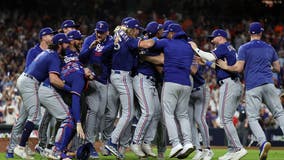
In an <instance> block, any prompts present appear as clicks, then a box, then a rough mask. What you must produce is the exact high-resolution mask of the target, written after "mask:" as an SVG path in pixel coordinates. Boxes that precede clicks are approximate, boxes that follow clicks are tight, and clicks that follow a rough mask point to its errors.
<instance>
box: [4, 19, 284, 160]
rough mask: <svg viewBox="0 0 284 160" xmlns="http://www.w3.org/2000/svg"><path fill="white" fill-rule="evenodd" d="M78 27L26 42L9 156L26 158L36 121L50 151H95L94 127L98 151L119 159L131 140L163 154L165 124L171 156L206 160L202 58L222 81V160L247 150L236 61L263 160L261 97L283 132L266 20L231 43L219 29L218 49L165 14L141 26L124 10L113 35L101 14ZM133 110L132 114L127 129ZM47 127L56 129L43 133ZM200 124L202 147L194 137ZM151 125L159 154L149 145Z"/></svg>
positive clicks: (42, 148)
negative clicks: (207, 47) (90, 29)
mask: <svg viewBox="0 0 284 160" xmlns="http://www.w3.org/2000/svg"><path fill="white" fill-rule="evenodd" d="M78 27H79V25H77V24H76V23H75V22H74V21H73V20H66V21H64V22H63V23H62V25H61V29H60V32H59V33H58V32H54V31H53V30H52V29H51V28H49V27H46V28H42V29H41V30H40V32H39V39H40V43H39V44H37V45H35V46H34V47H33V48H31V49H30V50H29V52H28V54H27V57H26V67H25V70H24V72H23V73H22V74H21V75H20V77H19V78H18V80H17V88H18V89H19V92H20V94H21V97H22V99H23V107H22V108H21V110H20V116H19V118H18V120H17V122H16V124H15V125H14V127H13V129H12V133H11V139H10V143H9V145H8V147H7V155H6V157H7V158H13V157H14V154H16V155H17V156H19V157H21V158H24V159H33V156H32V155H33V154H34V153H33V152H32V151H31V149H30V148H29V147H28V144H27V141H28V138H29V136H30V134H31V132H32V131H33V130H34V128H35V126H36V125H39V128H38V129H39V143H38V144H37V146H36V148H35V149H36V151H37V152H39V153H40V154H41V156H44V157H47V158H51V159H64V160H68V159H72V158H77V159H87V158H91V159H99V155H98V152H97V151H96V149H95V147H94V146H93V145H94V142H95V140H96V136H97V135H98V132H101V133H102V135H103V136H102V139H103V143H104V146H103V147H102V148H101V149H100V150H101V153H102V155H105V156H107V155H111V154H113V155H115V156H116V157H117V158H118V159H125V155H124V154H125V149H126V148H127V147H130V149H131V150H132V151H133V152H134V153H135V154H136V155H137V156H138V157H139V158H145V157H147V156H150V157H157V158H158V159H164V152H165V150H166V141H167V140H166V138H165V131H167V133H168V137H169V141H170V143H171V145H172V149H171V151H170V154H169V158H174V157H177V158H179V159H185V158H186V157H188V156H189V154H191V153H192V152H193V151H196V154H195V156H194V157H193V159H194V160H200V159H204V160H211V159H212V158H213V156H214V153H213V151H212V149H211V147H210V138H209V129H208V126H207V124H206V121H205V116H206V111H207V107H208V104H209V97H210V96H209V89H208V87H207V86H206V84H205V80H204V78H203V77H202V75H203V72H204V66H209V67H212V68H214V69H215V70H216V78H217V82H218V84H219V86H220V103H219V111H220V114H219V116H220V118H221V125H222V126H223V127H224V130H225V133H226V137H227V140H228V152H227V153H226V154H224V155H223V156H221V157H219V158H218V159H219V160H239V159H241V158H242V157H244V156H245V155H246V154H247V150H246V149H245V148H244V147H243V145H242V144H241V143H240V140H239V137H238V134H237V132H236V128H235V127H234V125H233V122H232V117H233V115H234V113H235V111H236V108H237V106H238V104H239V102H240V99H241V96H242V90H243V89H242V84H241V82H240V75H239V73H241V72H242V71H243V70H244V77H245V89H246V94H245V96H246V103H247V104H246V110H247V114H248V120H249V124H250V128H251V130H252V132H253V134H254V136H255V137H256V139H257V141H258V145H259V147H260V155H259V158H260V159H261V160H264V159H266V157H267V154H268V151H269V149H270V148H271V144H270V142H268V141H267V140H266V137H265V135H264V133H263V131H262V129H261V127H260V126H259V124H258V122H257V120H258V110H259V107H260V106H261V105H260V103H262V101H263V102H264V103H266V104H267V106H268V107H269V109H270V110H271V112H272V114H273V116H274V117H275V118H276V119H277V120H278V121H279V125H280V127H281V129H282V131H284V111H283V108H282V105H281V103H280V100H279V98H278V95H277V92H276V88H275V87H274V85H273V80H272V71H277V72H279V70H280V65H279V61H278V56H277V53H276V52H275V50H274V49H273V48H272V47H271V46H270V45H269V44H267V43H265V42H263V41H261V35H262V32H263V31H264V29H263V27H262V25H261V24H260V23H259V22H253V23H251V24H250V27H249V33H250V36H251V41H250V42H248V43H246V44H244V45H242V46H241V47H240V48H239V51H238V52H237V51H236V50H235V49H234V47H233V46H232V45H231V44H230V43H229V42H228V35H227V33H226V31H224V30H222V29H215V30H214V31H213V32H212V34H211V35H209V36H208V37H209V38H210V40H211V42H212V43H213V44H214V45H215V47H216V48H215V49H214V50H212V51H211V52H206V51H202V50H200V49H199V48H198V46H197V45H196V43H194V42H193V40H192V39H191V38H189V37H188V36H187V34H186V33H185V32H184V31H183V29H182V27H181V26H180V25H179V24H178V23H176V22H174V21H171V20H167V21H165V22H164V24H158V23H157V22H155V21H152V22H149V23H148V24H147V26H146V28H145V29H144V28H142V27H141V25H140V23H139V21H138V20H137V19H135V18H132V17H126V18H124V19H123V20H122V22H121V24H120V25H119V26H117V27H116V28H115V30H114V35H113V36H111V35H110V34H109V25H108V23H107V22H105V21H98V22H97V23H96V27H95V29H94V33H93V34H91V35H89V36H87V37H86V38H83V37H84V36H82V34H81V33H80V31H79V30H78ZM195 53H196V55H195ZM41 107H43V108H45V112H44V115H43V116H41V114H40V113H41ZM117 115H120V116H119V119H118V121H117V122H116V119H117ZM134 119H137V120H138V122H137V124H136V127H135V129H134V130H132V128H131V127H132V123H133V122H134V121H133V120H134ZM39 122H40V124H39ZM49 130H53V133H51V134H50V135H49V136H48V134H47V132H48V131H49ZM198 130H199V131H200V134H201V136H202V144H203V146H201V145H200V142H199V138H196V137H198V134H199V133H198ZM156 134H157V137H158V138H157V139H158V141H157V147H158V154H156V153H154V152H153V150H152V148H151V143H152V141H153V140H154V139H155V136H156ZM74 135H77V136H74ZM48 139H49V141H50V142H53V143H50V142H49V141H47V140H48ZM70 151H75V152H76V153H77V154H76V155H73V154H71V153H72V152H70ZM74 156H76V157H74Z"/></svg>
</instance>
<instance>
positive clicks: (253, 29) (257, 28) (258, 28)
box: [249, 22, 264, 34]
mask: <svg viewBox="0 0 284 160" xmlns="http://www.w3.org/2000/svg"><path fill="white" fill-rule="evenodd" d="M263 31H264V28H263V27H262V25H261V24H260V23H259V22H252V23H251V24H250V25H249V33H250V34H258V33H260V32H263Z"/></svg>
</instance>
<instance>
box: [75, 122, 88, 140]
mask: <svg viewBox="0 0 284 160" xmlns="http://www.w3.org/2000/svg"><path fill="white" fill-rule="evenodd" d="M76 131H77V136H79V137H80V138H82V139H85V138H86V137H85V133H84V131H83V128H82V124H81V123H76Z"/></svg>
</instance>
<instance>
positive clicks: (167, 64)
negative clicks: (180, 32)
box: [154, 39, 194, 86]
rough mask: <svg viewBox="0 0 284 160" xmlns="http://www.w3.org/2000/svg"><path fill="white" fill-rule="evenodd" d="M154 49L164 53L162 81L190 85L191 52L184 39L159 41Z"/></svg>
mask: <svg viewBox="0 0 284 160" xmlns="http://www.w3.org/2000/svg"><path fill="white" fill-rule="evenodd" d="M154 48H156V49H163V51H164V56H165V60H164V81H165V82H173V83H178V84H181V85H189V86H190V85H191V83H190V79H189V74H190V66H191V63H192V60H193V55H194V53H193V50H192V48H191V46H190V45H189V44H188V43H187V40H186V39H161V40H158V41H157V42H156V43H155V46H154Z"/></svg>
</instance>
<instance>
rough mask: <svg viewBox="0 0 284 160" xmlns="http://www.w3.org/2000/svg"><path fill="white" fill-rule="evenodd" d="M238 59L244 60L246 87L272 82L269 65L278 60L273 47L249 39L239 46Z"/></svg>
mask: <svg viewBox="0 0 284 160" xmlns="http://www.w3.org/2000/svg"><path fill="white" fill-rule="evenodd" d="M239 60H244V61H245V81H246V86H247V88H246V89H250V88H254V87H256V86H259V85H262V84H265V83H273V80H272V76H273V74H272V71H271V65H272V63H273V62H274V61H276V60H278V56H277V53H276V52H275V50H274V49H273V47H271V46H270V45H268V44H267V43H265V42H263V41H261V40H253V41H250V42H248V43H246V44H244V45H242V46H241V47H240V48H239Z"/></svg>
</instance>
